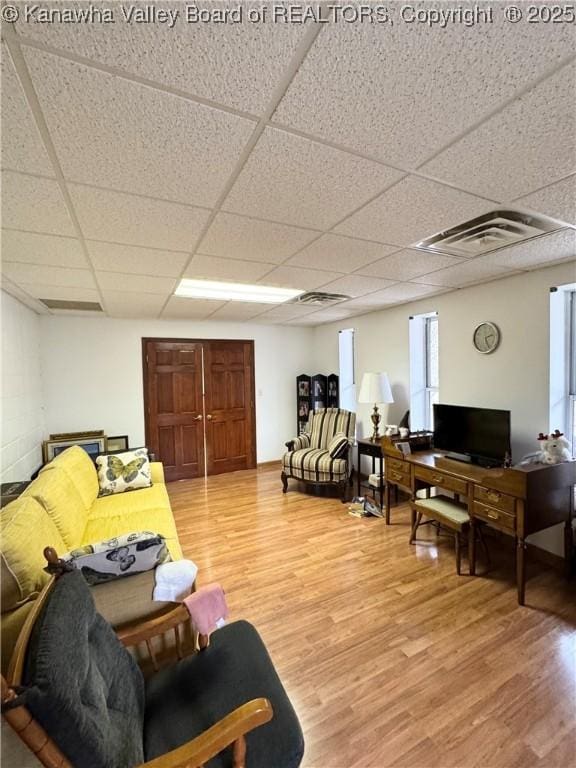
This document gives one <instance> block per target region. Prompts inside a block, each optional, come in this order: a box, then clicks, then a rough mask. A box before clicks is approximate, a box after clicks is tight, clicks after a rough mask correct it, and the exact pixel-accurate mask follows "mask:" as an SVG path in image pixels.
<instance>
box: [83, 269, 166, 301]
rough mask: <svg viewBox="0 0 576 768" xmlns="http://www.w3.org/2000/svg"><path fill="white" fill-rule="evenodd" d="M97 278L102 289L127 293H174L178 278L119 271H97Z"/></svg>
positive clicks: (164, 294)
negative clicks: (127, 273) (124, 273)
mask: <svg viewBox="0 0 576 768" xmlns="http://www.w3.org/2000/svg"><path fill="white" fill-rule="evenodd" d="M96 279H97V280H98V285H99V286H100V288H101V289H102V291H104V292H106V291H126V292H127V293H159V294H161V295H162V296H164V299H166V294H168V293H173V292H174V289H175V288H176V280H175V279H174V278H173V277H150V275H136V274H133V273H131V274H129V275H123V274H121V273H119V272H96Z"/></svg>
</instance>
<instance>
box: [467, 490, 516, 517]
mask: <svg viewBox="0 0 576 768" xmlns="http://www.w3.org/2000/svg"><path fill="white" fill-rule="evenodd" d="M474 498H475V499H478V501H481V502H482V503H483V504H487V505H488V506H489V507H495V508H496V509H500V510H502V511H503V512H508V514H510V515H513V514H514V512H515V510H516V507H515V502H516V499H515V498H514V496H508V494H506V493H500V491H495V490H494V489H493V488H484V487H483V486H481V485H475V486H474Z"/></svg>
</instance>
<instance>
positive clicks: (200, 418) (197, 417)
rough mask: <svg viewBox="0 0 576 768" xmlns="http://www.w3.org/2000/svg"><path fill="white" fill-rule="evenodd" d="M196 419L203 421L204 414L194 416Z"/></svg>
mask: <svg viewBox="0 0 576 768" xmlns="http://www.w3.org/2000/svg"><path fill="white" fill-rule="evenodd" d="M194 421H202V414H201V413H199V414H198V416H194Z"/></svg>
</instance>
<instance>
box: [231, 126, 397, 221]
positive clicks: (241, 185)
mask: <svg viewBox="0 0 576 768" xmlns="http://www.w3.org/2000/svg"><path fill="white" fill-rule="evenodd" d="M401 176H402V173H400V172H399V171H395V170H393V169H391V168H387V167H386V166H383V165H379V164H378V163H373V162H371V161H369V160H363V159H362V158H358V157H355V156H353V155H350V154H348V153H346V152H340V151H339V150H337V149H332V148H331V147H327V146H324V145H322V144H317V143H315V142H312V141H308V140H307V139H302V138H300V137H299V136H293V135H291V134H288V133H285V132H283V131H277V130H273V129H271V128H267V129H266V130H265V131H264V133H263V134H262V136H261V138H260V139H259V141H258V143H257V145H256V147H255V148H254V151H253V152H252V154H251V155H250V158H249V159H248V162H247V163H246V165H245V166H244V169H243V170H242V172H241V174H240V176H239V177H238V180H237V181H236V183H235V184H234V186H233V188H232V190H231V192H230V194H229V195H228V197H227V198H226V200H225V201H224V203H223V206H222V207H223V208H224V210H226V211H232V212H235V213H244V214H246V215H248V216H261V217H262V218H265V219H272V220H275V221H280V222H286V223H287V224H296V225H301V226H307V227H313V228H316V229H323V228H329V227H331V226H333V225H334V224H335V223H336V222H337V221H339V220H340V219H341V218H342V217H343V216H345V215H346V214H348V213H350V212H351V211H353V210H355V209H356V208H358V207H359V206H360V205H362V203H364V202H366V201H367V200H369V199H370V198H371V197H373V196H374V195H376V194H377V193H378V192H380V191H382V190H383V189H384V188H385V187H387V186H388V185H389V184H391V183H392V182H394V181H396V180H397V179H399V178H401Z"/></svg>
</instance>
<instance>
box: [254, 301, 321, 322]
mask: <svg viewBox="0 0 576 768" xmlns="http://www.w3.org/2000/svg"><path fill="white" fill-rule="evenodd" d="M316 309H317V307H314V306H310V305H308V306H307V305H306V304H280V305H279V306H275V307H272V309H270V305H268V311H267V312H264V313H263V314H262V315H260V316H259V317H258V320H259V321H260V320H262V321H263V322H268V321H269V320H270V321H274V322H276V321H283V320H293V319H294V318H295V317H304V316H305V315H309V314H311V313H312V312H314V311H315V310H316Z"/></svg>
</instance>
